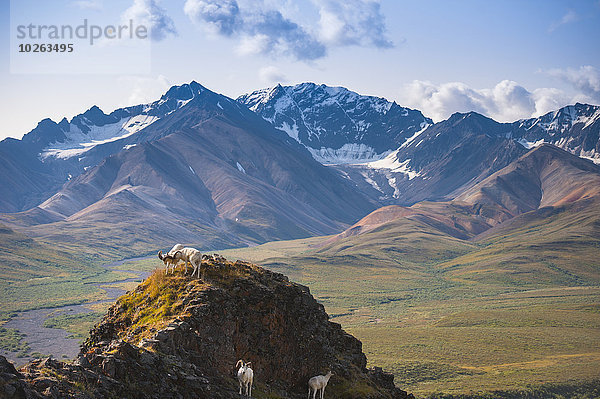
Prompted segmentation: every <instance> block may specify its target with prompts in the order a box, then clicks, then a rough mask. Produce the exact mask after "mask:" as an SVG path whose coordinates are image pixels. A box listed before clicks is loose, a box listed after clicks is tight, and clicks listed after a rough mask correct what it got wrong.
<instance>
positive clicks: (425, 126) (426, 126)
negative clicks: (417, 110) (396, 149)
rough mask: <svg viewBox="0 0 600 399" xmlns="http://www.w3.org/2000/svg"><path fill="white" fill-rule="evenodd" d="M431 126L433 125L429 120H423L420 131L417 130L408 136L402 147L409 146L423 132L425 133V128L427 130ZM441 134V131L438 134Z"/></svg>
mask: <svg viewBox="0 0 600 399" xmlns="http://www.w3.org/2000/svg"><path fill="white" fill-rule="evenodd" d="M429 126H431V124H429V123H427V122H421V130H419V131H418V132H416V133H415V134H413V135H412V136H410V137H409V138H407V139H406V141H405V142H404V143H402V145H401V146H400V148H404V147H406V146H408V145H409V144H410V143H412V142H413V141H414V140H415V139H416V138H417V137H419V135H420V134H421V133H423V132H424V131H425V130H427V128H428V127H429ZM439 135H440V133H438V134H437V136H439ZM437 136H436V137H437Z"/></svg>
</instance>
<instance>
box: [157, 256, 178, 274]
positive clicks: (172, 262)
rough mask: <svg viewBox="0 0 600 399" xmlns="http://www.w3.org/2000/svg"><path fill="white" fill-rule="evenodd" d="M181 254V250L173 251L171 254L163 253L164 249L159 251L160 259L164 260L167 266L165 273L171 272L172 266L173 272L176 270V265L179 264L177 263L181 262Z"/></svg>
mask: <svg viewBox="0 0 600 399" xmlns="http://www.w3.org/2000/svg"><path fill="white" fill-rule="evenodd" d="M180 256H181V255H180V253H179V251H175V252H174V253H173V255H170V254H167V255H163V253H162V251H158V259H160V260H162V261H163V263H164V264H165V267H166V268H165V274H167V273H168V272H169V268H170V267H172V268H173V272H175V267H176V266H177V263H178V262H179V258H180Z"/></svg>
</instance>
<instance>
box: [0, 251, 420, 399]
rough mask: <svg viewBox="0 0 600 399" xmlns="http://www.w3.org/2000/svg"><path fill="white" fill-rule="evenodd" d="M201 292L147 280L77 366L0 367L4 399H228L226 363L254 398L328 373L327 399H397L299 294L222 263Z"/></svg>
mask: <svg viewBox="0 0 600 399" xmlns="http://www.w3.org/2000/svg"><path fill="white" fill-rule="evenodd" d="M203 267H204V268H206V282H202V281H200V280H197V279H194V278H191V277H189V276H185V275H184V274H183V271H182V270H179V271H177V272H176V273H175V274H174V275H165V274H164V272H163V271H162V270H159V271H157V272H155V273H154V274H153V275H152V276H150V277H149V278H148V279H146V280H145V281H144V282H143V283H142V284H140V285H139V286H138V287H137V288H136V289H135V290H133V291H131V292H129V293H127V294H125V295H124V296H122V297H121V298H119V299H118V300H117V302H116V303H115V304H114V305H113V306H112V307H111V308H110V309H109V311H108V313H107V314H106V315H105V317H104V319H103V320H102V321H101V322H100V323H99V324H97V325H96V326H95V327H94V328H93V329H92V331H91V332H90V337H89V338H88V339H87V340H86V341H85V342H84V344H83V345H82V349H81V352H80V354H79V356H78V358H77V360H76V361H75V362H74V363H72V364H69V363H63V362H59V361H57V360H54V359H43V360H36V361H34V362H32V363H30V364H28V365H26V366H24V367H23V368H21V370H20V371H16V370H15V369H14V367H12V365H11V364H10V363H8V362H6V361H5V359H3V358H0V393H4V395H5V396H2V397H7V398H42V397H43V398H66V397H69V398H86V399H87V398H111V397H119V398H123V397H126V398H234V397H235V398H237V397H239V395H238V387H237V381H236V379H235V367H234V365H235V363H236V361H237V360H238V359H244V360H246V361H251V362H252V365H253V369H254V373H255V384H254V385H255V386H254V390H253V396H254V397H258V398H260V397H269V398H300V397H304V396H305V395H306V389H307V388H306V387H307V385H306V384H307V381H308V379H309V378H310V377H311V376H313V375H317V374H325V373H326V372H327V371H328V370H332V371H333V372H334V373H335V375H334V377H333V378H332V379H331V381H330V382H329V385H328V387H327V396H328V397H329V398H382V399H383V398H407V397H412V395H407V393H406V392H404V391H402V390H400V389H398V388H396V387H395V386H394V383H393V376H392V375H391V374H388V373H385V372H383V371H382V370H381V369H379V368H375V369H367V368H366V357H365V355H364V354H363V352H362V349H361V348H362V344H361V342H360V341H359V340H357V339H356V338H354V337H353V336H351V335H349V334H347V333H346V332H344V331H343V330H342V328H341V326H340V325H339V324H336V323H333V322H331V321H329V316H328V315H327V313H326V312H325V310H324V308H323V306H322V305H321V304H319V303H318V302H317V301H316V300H315V299H314V298H313V296H312V295H311V294H310V292H309V289H308V288H307V287H304V286H302V285H299V284H296V283H293V282H290V281H289V280H288V279H287V277H285V276H284V275H282V274H278V273H273V272H270V271H268V270H265V269H263V268H260V267H258V266H255V265H252V264H249V263H245V262H240V261H237V262H235V263H232V262H228V261H226V260H224V259H223V258H214V259H210V260H205V261H204V262H203Z"/></svg>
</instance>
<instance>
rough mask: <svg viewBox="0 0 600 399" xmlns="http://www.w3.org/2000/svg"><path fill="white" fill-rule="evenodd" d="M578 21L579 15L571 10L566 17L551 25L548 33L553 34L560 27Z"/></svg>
mask: <svg viewBox="0 0 600 399" xmlns="http://www.w3.org/2000/svg"><path fill="white" fill-rule="evenodd" d="M578 19H579V16H578V15H577V13H576V12H575V11H573V10H569V11H567V13H566V14H565V15H563V16H562V18H561V19H560V20H558V21H556V22H554V23H552V24H551V25H550V27H549V28H548V32H549V33H552V32H554V31H555V30H556V29H558V28H559V27H561V26H563V25H567V24H570V23H571V22H575V21H577V20H578Z"/></svg>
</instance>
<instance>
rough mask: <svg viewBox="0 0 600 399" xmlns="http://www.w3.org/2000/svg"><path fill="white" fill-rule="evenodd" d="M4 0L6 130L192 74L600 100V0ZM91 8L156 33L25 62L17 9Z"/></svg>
mask: <svg viewBox="0 0 600 399" xmlns="http://www.w3.org/2000/svg"><path fill="white" fill-rule="evenodd" d="M0 1H1V8H0V14H1V18H2V26H3V27H5V29H3V30H2V36H1V39H0V47H1V50H0V51H1V54H2V56H1V64H0V86H1V87H2V94H3V95H2V97H1V98H0V102H1V104H0V109H1V112H2V119H3V121H4V123H3V127H2V130H1V131H0V138H3V137H7V136H10V137H16V138H20V137H21V136H22V135H23V134H25V133H27V132H28V131H29V130H31V129H32V128H34V127H35V125H36V124H37V122H39V121H40V120H41V119H43V118H46V117H50V118H52V119H53V120H55V121H58V120H60V119H61V118H62V117H67V118H69V119H70V118H71V117H73V116H74V115H76V114H78V113H81V112H84V111H85V110H86V109H88V108H89V107H91V106H92V105H98V106H100V107H101V108H102V109H103V110H104V111H105V112H110V111H112V110H114V109H115V108H118V107H122V106H126V105H133V104H138V103H142V102H149V101H152V100H155V99H157V98H158V97H160V95H161V94H162V93H164V92H165V91H166V90H167V89H168V87H170V86H171V85H174V84H182V83H185V82H189V81H191V80H196V81H198V82H200V83H202V84H203V85H205V86H206V87H208V88H210V89H212V90H214V91H217V92H220V93H223V94H225V95H228V96H231V97H237V96H238V95H240V94H243V93H245V92H248V91H252V90H255V89H258V88H262V87H268V86H272V85H274V84H276V83H284V84H295V83H300V82H304V81H312V82H316V83H325V84H329V85H341V86H345V87H347V88H349V89H351V90H354V91H357V92H359V93H361V94H369V95H377V96H382V97H386V98H388V99H390V100H395V101H396V102H398V103H400V104H402V105H405V106H410V107H413V108H418V109H420V110H422V111H423V112H424V113H425V114H426V115H427V116H430V117H432V118H433V119H434V120H441V119H445V118H447V117H448V116H449V115H450V114H451V113H453V112H456V111H470V110H474V111H478V112H481V113H483V114H486V115H488V116H490V117H493V118H495V119H497V120H501V121H512V120H516V119H519V118H525V117H530V116H536V115H540V114H542V113H545V112H548V111H550V110H553V109H556V108H558V107H560V106H563V105H566V104H569V103H574V102H576V101H579V102H588V103H594V104H599V103H600V50H599V48H600V46H599V44H598V38H599V37H600V0H579V1H552V0H543V1H523V0H521V1H516V0H515V1H512V0H503V1H496V2H492V1H487V0H479V1H474V0H461V1H458V0H455V1H453V0H435V1H434V0H422V1H414V0H413V1H402V0H380V1H379V0H296V1H290V0H288V1H286V0H283V1H282V0H279V1H275V0H173V1H167V0H162V1H160V0H54V1H52V2H49V1H44V0H15V1H14V3H13V5H12V6H13V7H12V15H11V7H10V2H9V1H8V0H0ZM50 4H51V5H50ZM83 19H88V20H89V21H92V22H94V23H97V24H98V25H103V26H104V25H106V24H113V23H114V24H117V23H121V22H122V21H125V20H128V19H132V20H134V21H135V22H136V23H138V24H142V25H145V26H149V27H150V28H152V30H151V32H152V34H151V40H150V41H146V42H145V43H146V44H147V45H148V46H147V47H144V45H140V46H137V45H135V46H129V47H127V46H125V47H122V48H121V50H119V51H120V52H119V51H116V52H114V53H110V48H111V46H102V45H96V46H94V47H85V46H84V45H83V44H81V43H76V45H77V47H76V52H75V53H74V54H73V55H71V56H70V57H66V56H65V55H64V54H62V55H61V54H54V55H52V54H51V55H50V56H48V55H44V56H42V55H40V54H38V55H35V56H33V55H32V57H31V59H29V58H19V60H20V62H21V63H20V64H19V63H16V62H15V60H16V59H17V58H16V56H17V55H18V54H16V51H17V50H16V46H17V45H18V44H19V43H21V42H19V41H17V40H15V35H16V31H15V26H14V25H15V23H22V22H18V21H30V22H31V23H34V24H38V25H42V24H47V25H50V24H67V23H68V24H77V23H80V22H81V21H82V20H83ZM30 42H31V43H33V42H35V40H30ZM56 42H57V43H63V42H65V43H67V42H68V40H66V41H64V40H63V41H60V40H58V41H56ZM112 47H115V48H116V47H118V46H112ZM102 49H104V50H105V51H109V53H107V54H108V55H106V56H105V55H103V54H104V53H102V51H104V50H102ZM106 49H109V50H106ZM20 56H21V57H24V56H26V55H23V54H21V55H20ZM11 57H14V58H13V68H12V70H11ZM94 57H101V58H99V59H100V60H101V61H98V60H97V59H96V58H94ZM28 63H29V64H28ZM109 66H112V69H111V68H108V67H109ZM104 67H106V68H107V70H105V71H103V70H102V69H103V68H104ZM40 72H43V73H40Z"/></svg>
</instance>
